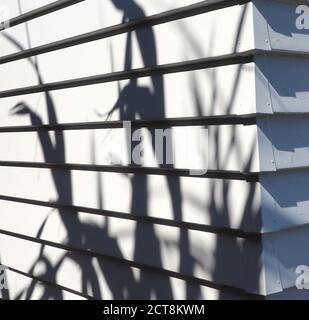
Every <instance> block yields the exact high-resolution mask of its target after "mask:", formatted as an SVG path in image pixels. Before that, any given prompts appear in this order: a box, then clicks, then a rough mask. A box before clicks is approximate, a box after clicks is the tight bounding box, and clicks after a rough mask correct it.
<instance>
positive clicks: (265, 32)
mask: <svg viewBox="0 0 309 320" xmlns="http://www.w3.org/2000/svg"><path fill="white" fill-rule="evenodd" d="M305 3H306V4H308V2H305V1H269V0H254V1H253V16H254V23H255V25H256V26H257V27H256V29H255V46H256V48H263V49H268V50H293V51H295V52H309V46H308V41H307V37H308V29H306V28H305V29H302V30H299V29H298V28H297V25H296V20H297V18H298V17H299V16H300V14H297V13H296V8H297V6H299V5H301V4H302V5H303V4H305ZM265 40H267V41H265Z"/></svg>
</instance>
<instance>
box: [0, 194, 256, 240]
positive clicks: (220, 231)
mask: <svg viewBox="0 0 309 320" xmlns="http://www.w3.org/2000/svg"><path fill="white" fill-rule="evenodd" d="M0 201H9V202H16V203H22V204H26V205H34V206H41V207H47V208H53V209H60V210H61V209H62V210H65V211H67V214H70V213H72V212H84V213H87V214H92V215H99V216H103V217H109V218H118V219H123V220H130V221H136V222H141V223H152V224H157V225H164V226H169V227H176V228H183V229H188V230H196V231H202V232H208V233H212V234H217V235H226V236H231V237H236V238H241V239H248V240H252V241H258V240H260V239H261V238H262V234H261V233H257V232H256V233H254V232H245V231H243V230H240V229H232V228H227V227H217V226H211V225H205V224H198V223H192V222H185V221H176V220H170V219H164V218H158V217H150V216H144V215H136V214H131V213H123V212H116V211H111V210H103V209H95V208H88V207H82V206H74V205H64V204H60V203H57V202H47V201H40V200H33V199H26V198H17V197H12V196H5V195H0Z"/></svg>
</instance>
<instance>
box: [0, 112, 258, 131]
mask: <svg viewBox="0 0 309 320" xmlns="http://www.w3.org/2000/svg"><path fill="white" fill-rule="evenodd" d="M256 119H257V117H256V115H253V114H250V115H227V116H208V117H190V118H167V119H154V120H126V121H130V123H131V126H132V128H171V127H187V126H219V125H255V124H256ZM122 128H124V121H123V120H119V121H98V122H82V123H57V124H44V125H33V126H29V125H27V126H8V127H0V133H10V132H40V131H57V130H96V129H122Z"/></svg>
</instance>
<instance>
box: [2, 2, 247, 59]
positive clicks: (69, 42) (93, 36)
mask: <svg viewBox="0 0 309 320" xmlns="http://www.w3.org/2000/svg"><path fill="white" fill-rule="evenodd" d="M250 1H251V0H206V1H201V2H199V3H196V4H193V5H189V6H185V7H182V8H178V9H174V10H170V11H166V12H163V13H159V14H155V15H151V16H148V17H145V18H142V19H137V20H133V21H130V22H126V23H122V24H118V25H114V26H111V27H107V28H102V29H99V30H96V31H92V32H88V33H85V34H82V35H78V36H75V37H71V38H67V39H63V40H59V41H55V42H52V43H49V44H45V45H41V46H38V47H35V48H30V49H27V50H23V51H20V52H17V53H13V54H9V55H6V56H3V57H0V64H3V63H7V62H12V61H16V60H20V59H24V58H29V57H32V56H35V55H39V54H43V53H48V52H52V51H56V50H60V49H64V48H68V47H72V46H76V45H80V44H83V43H88V42H92V41H96V40H100V39H106V38H109V37H112V36H115V35H119V34H122V33H126V32H130V31H134V30H136V29H138V28H142V27H152V26H155V25H158V24H162V23H166V22H170V21H175V20H179V19H183V18H187V17H192V16H195V15H199V14H202V13H206V12H210V11H214V10H219V9H223V8H226V7H231V6H234V5H240V4H244V3H248V2H250ZM71 2H72V1H71ZM75 2H77V1H75ZM11 23H12V20H11Z"/></svg>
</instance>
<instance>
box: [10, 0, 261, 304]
mask: <svg viewBox="0 0 309 320" xmlns="http://www.w3.org/2000/svg"><path fill="white" fill-rule="evenodd" d="M112 2H113V4H114V5H115V6H116V7H117V9H119V10H121V11H122V12H123V21H128V20H132V19H135V18H141V17H144V16H145V13H144V11H143V9H142V8H141V7H140V6H138V5H137V4H136V3H135V2H134V1H133V0H130V1H120V0H117V1H116V0H113V1H112ZM245 12H246V9H245V8H244V13H243V17H242V19H241V21H240V23H239V31H238V35H237V38H236V39H235V43H237V42H238V40H239V37H240V33H241V29H242V24H243V19H244V16H245ZM134 34H135V36H136V39H137V44H138V47H139V51H140V55H141V57H142V60H143V64H144V65H145V66H149V65H157V64H158V61H157V48H156V40H155V36H154V32H153V30H152V28H145V29H141V30H138V31H135V32H134ZM132 35H133V34H132V33H129V34H128V35H127V42H126V52H125V66H124V67H125V69H126V70H129V69H130V68H131V67H132V45H133V41H132ZM5 36H6V37H7V39H8V40H9V41H11V42H12V43H14V44H15V46H16V47H17V48H18V49H19V50H24V48H23V47H22V46H21V45H20V44H18V43H17V42H16V41H15V40H14V39H12V38H10V37H9V36H8V35H5ZM195 49H196V50H197V51H198V50H199V48H198V47H196V48H195ZM236 49H237V47H236V46H235V51H236ZM29 61H30V63H31V64H32V65H33V68H34V70H35V72H36V73H37V76H38V81H39V84H43V80H42V77H41V75H40V72H39V68H38V65H37V63H36V62H33V61H32V60H31V59H29ZM241 68H242V67H241V66H239V69H238V71H237V73H236V76H235V81H234V88H233V90H232V94H231V97H230V100H229V103H228V104H229V106H228V108H227V109H228V112H229V111H230V110H229V108H231V106H232V105H233V100H234V98H235V95H236V93H237V89H238V83H239V77H240V72H241ZM212 77H213V79H212V81H213V83H214V85H213V92H210V95H211V97H212V101H211V104H210V105H211V106H213V105H215V100H216V99H217V88H216V85H215V84H216V73H215V71H214V72H213V73H212ZM150 80H151V86H152V90H150V88H149V87H146V86H141V85H140V84H139V83H138V81H137V80H136V79H132V80H130V81H129V82H128V84H127V85H126V86H125V87H124V88H122V89H121V90H120V92H119V98H118V101H117V102H116V103H115V105H114V107H113V108H112V109H111V111H110V112H109V115H111V114H112V113H113V112H114V111H118V112H119V114H120V118H121V120H132V119H136V118H141V119H160V118H165V102H164V96H165V92H164V78H163V77H162V76H160V75H156V76H153V77H151V78H150ZM192 86H193V92H194V95H195V99H196V110H197V114H198V115H203V114H202V108H201V102H200V98H199V93H198V89H197V86H195V84H194V80H193V82H192ZM44 95H45V101H46V107H47V112H48V121H49V123H50V124H56V123H57V116H56V113H55V105H54V102H53V99H52V97H51V95H50V94H49V93H48V92H46V93H45V94H44ZM12 112H13V113H14V114H15V115H28V116H30V119H31V123H32V124H33V125H40V124H42V119H41V118H40V117H39V116H38V115H37V114H36V113H34V112H33V111H32V109H31V107H29V106H28V105H27V104H26V103H24V102H21V103H19V104H17V105H16V106H15V107H14V108H13V109H12ZM213 113H214V110H211V107H210V111H209V114H213ZM133 133H134V132H133ZM133 133H132V134H133ZM235 135H236V133H235V131H233V133H232V135H231V138H230V142H229V147H230V149H233V148H235V143H236V141H235ZM38 136H39V140H40V144H41V147H42V150H43V153H44V158H45V161H46V162H52V163H53V162H56V163H65V161H66V158H65V143H64V135H63V132H62V131H56V132H55V142H54V143H53V142H52V139H51V137H50V134H49V133H48V132H44V131H40V132H38ZM151 136H152V137H154V136H155V135H154V134H152V135H151ZM128 138H130V137H128ZM219 140H220V131H219V130H217V131H216V134H215V141H214V143H216V145H219ZM152 147H153V150H154V149H155V148H154V141H152ZM131 148H134V143H133V144H132V146H131ZM253 150H254V146H253V148H252V151H251V153H250V157H249V159H248V162H247V169H248V170H249V169H250V166H251V162H252V157H253ZM92 152H93V159H95V150H93V151H92ZM128 153H129V154H131V150H130V149H128ZM216 157H217V162H218V165H219V162H220V164H222V163H224V161H226V162H227V161H228V159H225V160H224V161H223V162H222V158H221V156H220V151H219V149H217V150H216ZM166 166H167V165H165V167H166ZM51 174H52V177H53V182H54V185H55V188H56V190H57V194H58V199H57V200H58V201H57V202H58V203H59V204H65V205H67V206H70V205H72V204H73V192H72V177H71V172H70V171H66V170H58V169H51ZM100 179H101V175H100V174H98V186H97V188H98V193H99V194H100V197H101V198H103V195H102V194H103V193H104V190H101V186H102V183H101V181H100ZM166 179H167V185H168V190H169V196H170V199H171V203H172V210H173V219H174V220H176V221H182V220H183V208H182V195H181V185H180V179H179V178H177V177H166ZM130 181H131V188H132V198H131V208H130V213H131V214H133V215H137V214H138V215H144V216H148V215H149V208H148V205H149V178H148V177H147V176H146V175H139V174H136V175H133V177H132V178H131V180H130ZM231 183H232V182H229V181H222V182H221V183H219V182H218V181H217V180H212V182H211V184H210V187H209V189H208V190H205V193H208V194H209V193H210V194H211V201H210V204H209V208H207V210H208V212H210V213H211V223H212V224H213V225H224V226H226V227H230V226H231V221H230V219H231V214H232V212H231V208H230V207H229V203H228V201H227V198H228V195H229V191H230V184H231ZM218 188H220V194H221V197H220V199H217V198H216V197H215V194H216V193H217V192H218ZM254 193H255V184H252V185H251V188H250V191H249V193H248V198H247V204H246V206H245V208H244V214H243V217H244V221H243V222H242V223H244V224H245V223H246V221H245V219H246V218H247V216H248V215H250V216H252V215H254V214H255V212H254V210H255V209H254V208H253V207H252V203H253V196H254ZM102 201H103V200H102V199H101V200H100V204H101V207H102ZM191 201H192V203H194V205H195V206H197V207H199V206H201V204H200V203H199V201H198V199H195V197H194V194H192V199H191ZM218 201H220V203H218ZM58 210H59V211H58V212H59V215H60V217H61V220H62V222H63V225H64V226H65V229H66V232H67V243H66V245H68V246H71V247H73V248H85V249H90V250H93V251H94V252H103V253H105V254H108V255H110V256H114V257H116V258H118V262H114V261H112V260H108V259H105V258H104V259H103V258H92V257H89V256H86V255H83V254H80V253H77V252H75V251H74V250H72V251H70V252H66V253H64V254H63V256H62V257H61V258H60V259H59V260H58V262H57V263H56V264H55V263H52V262H51V261H50V259H49V257H48V255H47V253H46V251H47V248H46V246H44V245H42V247H41V251H40V253H39V255H38V257H37V259H36V260H35V261H34V262H33V265H32V267H31V268H30V270H29V274H35V275H36V276H37V277H38V276H39V277H40V278H41V279H45V280H48V281H49V282H51V283H57V277H58V274H59V272H60V270H61V267H62V266H63V265H64V263H65V262H66V261H67V260H70V261H71V262H73V263H74V264H76V265H77V266H78V267H79V268H80V270H81V283H82V289H81V291H82V293H83V294H84V295H89V296H92V297H94V298H97V299H104V297H105V296H106V295H105V293H104V292H102V286H101V285H100V283H101V281H102V275H103V277H104V281H105V282H106V284H107V286H108V289H109V291H110V292H111V295H112V297H113V298H114V299H134V298H135V299H138V298H140V299H149V298H153V297H155V298H157V299H173V298H175V295H174V292H173V290H172V284H171V279H170V278H169V277H168V276H166V275H165V274H164V273H162V274H161V273H160V272H153V271H151V270H149V269H147V267H146V268H142V269H141V270H139V271H140V273H139V277H138V279H137V277H135V274H134V272H133V268H132V267H131V266H129V265H128V264H126V263H121V261H123V262H125V261H126V260H125V254H124V253H123V252H122V250H121V248H120V245H119V243H118V241H117V238H115V237H112V236H111V235H110V234H109V233H110V232H109V224H108V218H106V220H105V224H104V227H100V226H98V225H95V224H91V223H87V222H83V221H81V219H80V218H79V216H78V212H76V211H74V210H68V209H67V208H65V209H64V208H61V206H60V207H59V209H58ZM200 211H204V212H205V211H206V210H205V206H204V205H203V207H202V210H200ZM47 223H48V217H47V218H46V220H45V222H44V223H43V224H42V226H41V227H40V229H39V230H38V232H37V238H41V237H42V234H43V231H44V228H45V226H46V224H47ZM257 223H258V222H257ZM179 232H180V235H179V243H177V244H174V243H173V244H171V245H174V246H175V247H176V248H177V249H178V251H179V253H180V261H179V270H178V272H179V274H181V275H185V276H188V277H192V276H194V269H195V267H196V266H197V265H198V266H199V267H200V268H201V267H205V266H206V265H208V264H207V262H205V261H204V260H203V259H204V257H203V256H198V257H194V256H193V254H192V248H191V246H190V242H189V237H188V232H189V231H188V229H187V228H180V230H179ZM226 237H227V236H223V235H222V236H221V235H218V236H217V238H216V248H215V251H214V252H213V255H214V257H213V260H214V261H215V262H214V265H213V266H212V267H211V269H212V270H213V275H212V280H213V281H214V282H215V283H216V282H218V283H224V277H223V275H224V274H225V273H227V266H226V262H227V257H226V254H227V248H226V243H227V241H226ZM161 246H162V243H161V240H160V239H159V238H158V235H157V234H156V232H155V227H154V225H153V224H152V223H150V222H137V223H136V228H135V239H134V254H133V259H134V262H138V263H141V264H148V265H150V266H155V267H157V268H158V269H164V265H163V257H162V250H161V249H162V248H161ZM228 249H229V253H228V254H229V257H230V265H229V266H228V273H232V274H233V273H234V275H235V276H236V275H237V274H239V269H237V268H239V267H241V266H239V265H234V261H240V260H241V259H239V257H241V256H242V254H243V251H244V248H243V247H242V246H241V245H240V244H239V243H238V242H237V240H236V239H234V238H232V237H230V238H229V246H228ZM235 257H237V258H235ZM258 259H259V257H255V259H253V261H252V263H254V265H255V266H256V268H257V272H256V279H252V281H253V282H255V283H254V284H253V285H255V286H258V280H257V279H258V278H259V271H260V270H259V268H260V266H259V264H258ZM40 265H43V266H44V270H45V271H44V273H40V274H37V272H36V270H37V267H38V266H40ZM99 274H101V276H99ZM240 276H242V274H241V275H240ZM236 282H237V281H236ZM37 285H38V283H37V281H35V280H33V282H32V283H31V286H30V287H28V288H26V289H25V290H23V291H22V292H21V293H20V294H19V296H18V297H17V298H18V299H21V298H24V299H31V298H33V297H34V295H35V290H36V286H37ZM185 291H186V292H185V296H184V297H185V298H186V299H198V298H200V297H201V296H202V293H201V288H200V286H199V285H198V284H195V283H194V282H193V281H188V282H186V290H185ZM203 297H205V296H203ZM228 297H230V295H229V296H225V294H224V293H222V294H221V298H222V299H224V298H228ZM63 298H64V296H63V293H62V291H61V290H60V288H57V287H55V288H52V287H51V286H47V287H46V288H45V289H44V291H43V294H42V295H41V297H40V299H63Z"/></svg>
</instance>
